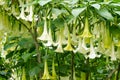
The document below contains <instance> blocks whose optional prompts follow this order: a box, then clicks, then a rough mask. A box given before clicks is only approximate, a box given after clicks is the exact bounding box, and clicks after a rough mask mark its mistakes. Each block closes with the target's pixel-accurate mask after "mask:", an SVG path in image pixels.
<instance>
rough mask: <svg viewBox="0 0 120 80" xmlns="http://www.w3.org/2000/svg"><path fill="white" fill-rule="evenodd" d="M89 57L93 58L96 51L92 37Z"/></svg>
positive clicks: (95, 55)
mask: <svg viewBox="0 0 120 80" xmlns="http://www.w3.org/2000/svg"><path fill="white" fill-rule="evenodd" d="M88 57H89V58H90V59H94V58H96V57H97V54H96V51H95V49H94V45H93V41H92V39H91V40H90V54H89V55H88Z"/></svg>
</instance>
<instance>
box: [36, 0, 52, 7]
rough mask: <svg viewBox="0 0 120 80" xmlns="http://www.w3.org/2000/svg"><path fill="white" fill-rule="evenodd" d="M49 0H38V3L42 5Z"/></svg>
mask: <svg viewBox="0 0 120 80" xmlns="http://www.w3.org/2000/svg"><path fill="white" fill-rule="evenodd" d="M50 1H52V0H40V1H39V2H38V3H39V4H40V5H41V6H44V5H45V4H47V3H49V2H50Z"/></svg>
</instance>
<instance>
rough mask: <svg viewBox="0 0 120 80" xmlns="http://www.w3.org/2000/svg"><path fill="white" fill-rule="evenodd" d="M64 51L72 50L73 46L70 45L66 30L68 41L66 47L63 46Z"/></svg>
mask: <svg viewBox="0 0 120 80" xmlns="http://www.w3.org/2000/svg"><path fill="white" fill-rule="evenodd" d="M64 50H65V51H73V50H74V49H73V47H72V45H71V37H70V32H68V43H67V45H66V47H65V48H64Z"/></svg>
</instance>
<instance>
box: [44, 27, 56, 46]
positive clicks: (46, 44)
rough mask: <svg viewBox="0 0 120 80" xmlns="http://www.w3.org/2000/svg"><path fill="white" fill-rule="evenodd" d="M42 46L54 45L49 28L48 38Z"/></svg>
mask: <svg viewBox="0 0 120 80" xmlns="http://www.w3.org/2000/svg"><path fill="white" fill-rule="evenodd" d="M43 44H44V46H52V45H54V42H53V39H52V33H51V28H49V34H48V40H47V43H43Z"/></svg>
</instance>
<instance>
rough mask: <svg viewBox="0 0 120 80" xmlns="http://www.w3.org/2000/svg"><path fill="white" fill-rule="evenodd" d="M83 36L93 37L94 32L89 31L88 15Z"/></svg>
mask: <svg viewBox="0 0 120 80" xmlns="http://www.w3.org/2000/svg"><path fill="white" fill-rule="evenodd" d="M81 37H83V38H91V37H92V34H91V33H90V31H89V22H88V18H87V17H86V19H85V27H84V30H83V33H82V35H81Z"/></svg>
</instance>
